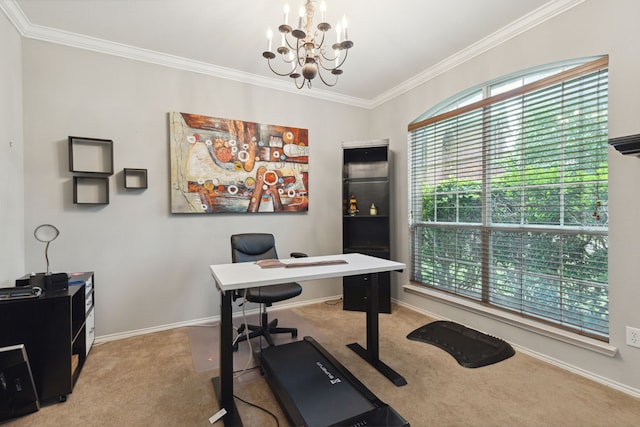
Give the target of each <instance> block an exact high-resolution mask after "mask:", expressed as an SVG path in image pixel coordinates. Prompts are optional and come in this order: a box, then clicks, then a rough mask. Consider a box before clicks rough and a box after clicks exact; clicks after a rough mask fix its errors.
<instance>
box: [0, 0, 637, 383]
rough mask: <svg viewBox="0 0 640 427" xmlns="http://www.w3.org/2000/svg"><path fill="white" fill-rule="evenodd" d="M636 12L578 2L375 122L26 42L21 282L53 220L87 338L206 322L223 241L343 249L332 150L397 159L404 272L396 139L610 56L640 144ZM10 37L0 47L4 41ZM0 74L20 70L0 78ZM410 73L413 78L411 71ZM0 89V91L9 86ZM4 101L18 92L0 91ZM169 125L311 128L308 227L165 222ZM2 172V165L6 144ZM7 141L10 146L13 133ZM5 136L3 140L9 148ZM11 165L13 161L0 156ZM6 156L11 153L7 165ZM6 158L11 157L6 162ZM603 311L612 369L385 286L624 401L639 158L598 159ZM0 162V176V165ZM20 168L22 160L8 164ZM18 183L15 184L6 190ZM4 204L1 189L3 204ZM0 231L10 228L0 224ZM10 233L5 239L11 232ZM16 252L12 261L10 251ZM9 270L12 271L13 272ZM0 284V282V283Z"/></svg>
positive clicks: (403, 210)
mask: <svg viewBox="0 0 640 427" xmlns="http://www.w3.org/2000/svg"><path fill="white" fill-rule="evenodd" d="M639 15H640V3H638V2H637V1H635V0H614V1H608V0H587V1H585V2H584V3H583V4H581V5H579V6H577V7H575V8H573V9H571V10H570V11H568V12H565V13H564V14H562V15H560V16H557V17H555V18H553V19H552V20H550V21H548V22H546V23H545V24H543V25H541V26H539V27H536V28H534V29H532V30H530V31H528V32H527V33H525V34H522V35H520V36H518V37H515V38H513V39H512V40H509V41H508V42H506V43H505V44H503V45H501V46H499V47H497V48H494V49H492V50H490V51H488V52H486V53H484V54H483V55H481V56H479V57H476V58H474V59H471V60H470V61H468V62H467V63H465V64H462V65H460V66H458V67H456V68H455V69H452V70H450V71H448V72H447V73H445V74H444V75H441V76H439V77H437V78H435V79H433V80H431V81H429V82H428V83H425V84H424V85H422V86H420V87H419V88H416V89H414V90H412V91H410V92H408V93H406V94H404V95H402V96H399V97H398V98H395V99H393V100H391V101H389V102H387V103H386V104H384V105H382V106H380V107H379V108H376V109H375V110H374V111H371V112H370V111H365V110H361V109H358V108H354V107H347V106H344V105H340V104H333V103H330V102H325V101H318V100H314V99H310V98H307V97H300V96H296V95H290V94H283V93H278V92H276V91H271V90H268V89H264V88H257V87H253V86H249V85H243V84H239V83H235V82H230V81H223V80H219V79H215V78H211V77H207V76H203V75H197V74H193V73H188V72H183V71H179V70H174V69H169V68H163V67H159V66H155V65H150V64H145V63H137V62H134V61H130V60H126V59H122V58H116V57H110V56H107V55H101V54H96V53H92V52H88V51H82V50H77V49H71V48H66V47H63V46H58V45H53V44H48V43H44V42H38V41H33V40H24V41H23V51H22V55H23V68H24V69H23V80H24V158H25V169H24V172H25V173H24V177H25V178H24V180H25V182H24V194H26V195H27V196H26V197H25V200H24V226H23V224H22V221H21V218H22V211H21V207H20V206H17V207H16V210H17V211H18V212H20V214H19V215H16V214H15V213H14V211H13V210H12V209H11V210H10V209H9V208H6V207H5V206H6V205H5V204H4V200H6V199H5V194H4V193H3V194H2V200H3V205H2V207H0V213H2V214H3V215H8V214H9V213H11V214H13V218H14V219H15V221H16V222H15V223H16V224H17V226H16V229H18V230H19V231H20V232H21V233H22V234H23V236H24V237H23V238H24V239H26V248H25V253H26V265H24V266H22V265H21V266H20V268H17V269H15V270H14V272H8V273H6V275H5V277H7V278H9V279H11V280H13V278H14V277H15V276H17V275H19V274H21V273H22V271H24V268H23V267H26V270H27V271H29V270H32V271H42V270H43V268H44V259H43V255H42V250H43V247H42V244H41V243H38V242H36V241H35V239H33V236H32V231H33V229H34V228H35V227H36V226H37V225H39V224H41V223H44V222H51V223H53V224H55V225H57V226H58V227H59V228H60V229H61V232H62V234H61V236H60V237H59V239H58V240H56V241H55V242H54V243H53V244H52V246H51V250H50V256H51V262H52V269H53V270H54V271H74V270H94V271H95V272H96V283H97V296H96V302H97V332H98V335H107V334H112V333H119V332H126V331H131V330H136V329H141V328H148V327H156V326H158V325H166V324H171V323H175V322H181V321H188V320H193V319H198V318H204V317H209V316H213V315H216V314H217V313H218V312H219V309H218V304H219V300H218V296H217V294H216V292H215V291H214V289H213V282H212V280H211V278H210V277H209V274H208V272H207V266H208V265H209V264H211V263H214V262H226V261H229V260H230V256H229V249H228V239H229V235H230V234H232V233H235V232H241V231H262V230H265V231H271V232H274V233H275V234H276V237H277V239H278V244H279V245H278V246H279V251H280V252H281V253H287V252H289V251H292V250H302V251H306V252H309V253H310V254H314V255H320V254H328V253H332V252H336V251H339V250H340V248H341V236H340V227H341V226H340V216H341V215H340V209H341V195H340V162H341V148H340V141H343V140H357V139H370V138H389V139H390V143H391V149H392V150H393V151H394V154H395V156H394V157H395V180H394V184H393V185H394V197H393V201H394V203H395V206H396V208H395V212H394V213H395V218H394V224H395V227H394V228H395V240H394V258H395V259H397V260H399V261H403V262H408V230H407V221H406V218H407V201H406V200H407V189H406V183H407V177H406V170H407V166H406V156H407V152H406V137H407V125H408V123H410V122H411V121H412V120H413V119H415V118H416V117H418V116H419V115H420V114H421V113H423V112H424V111H426V110H427V109H429V108H430V107H431V106H433V105H435V104H437V103H439V102H441V101H442V100H444V99H446V98H448V97H449V96H452V95H454V94H456V93H458V92H459V91H461V90H464V89H466V88H468V87H470V86H474V85H476V84H480V83H482V82H485V81H488V80H490V79H493V78H496V77H500V76H502V75H505V74H507V73H510V72H513V71H517V70H521V69H526V68H528V67H532V66H536V65H540V64H544V63H548V62H552V61H557V60H563V59H568V58H576V57H584V56H591V55H599V54H609V55H610V136H611V137H617V136H623V135H629V134H634V133H640V129H638V127H639V125H638V119H637V118H638V117H639V116H640V97H639V96H638V94H640V90H639V89H640V79H638V77H637V76H638V75H640V70H639V68H640V56H639V55H638V49H637V41H638V40H639V39H640V37H639V36H640V29H638V27H637V25H636V23H635V22H634V21H635V18H636V17H637V16H639ZM5 33H8V35H9V39H7V38H6V37H5ZM0 36H2V37H0V46H1V47H2V48H3V52H4V48H5V46H8V47H9V48H10V51H11V52H12V53H11V55H12V56H13V57H16V56H18V57H19V51H18V42H17V41H16V35H15V33H14V32H13V31H11V29H10V28H8V27H7V25H5V22H4V21H2V20H0ZM0 70H2V72H3V73H7V72H9V74H11V75H14V76H15V75H18V77H19V74H20V72H19V69H18V68H16V67H14V66H11V65H7V64H6V62H5V61H3V63H2V65H0ZM419 71H420V70H416V72H419ZM4 80H5V79H3V81H2V83H0V85H6V82H5V81H4ZM0 87H2V88H3V90H6V88H9V87H14V86H10V85H6V86H0ZM17 98H18V99H17V100H14V101H7V100H6V99H5V98H4V97H3V98H2V101H0V103H1V104H0V105H1V107H0V120H3V121H9V120H7V119H8V118H10V119H11V121H13V120H16V122H17V123H19V121H20V118H19V117H17V116H16V114H18V113H17V112H18V111H19V108H18V107H19V104H20V101H19V96H18V97H17ZM169 111H184V112H192V113H199V114H205V115H211V116H218V117H228V118H234V119H242V120H250V121H256V122H263V123H272V124H286V125H291V126H297V127H306V128H308V129H309V134H310V143H311V150H312V151H311V153H312V155H311V158H310V171H311V175H310V180H311V181H310V186H311V203H310V210H309V213H307V214H302V215H299V214H293V215H210V216H204V215H203V216H198V215H195V216H191V215H172V214H170V213H169V199H168V197H169V196H168V194H169V192H168V185H169V158H168V122H167V113H168V112H169ZM0 132H3V133H2V136H3V139H2V141H0V144H4V145H3V150H2V153H3V158H2V162H3V163H2V164H1V165H0V166H4V165H5V164H10V165H11V167H15V166H14V163H13V161H10V162H9V161H6V160H5V159H6V156H4V153H5V152H7V149H6V137H5V135H4V132H6V130H5V127H4V126H3V127H2V129H1V130H0ZM15 134H16V135H18V136H17V137H16V140H18V141H19V140H20V135H19V134H20V132H19V131H16V132H15ZM68 135H80V136H89V137H98V138H110V139H113V140H114V141H115V170H116V171H117V175H118V176H114V177H112V178H111V185H112V191H111V204H110V205H108V206H105V207H98V208H95V207H94V208H91V207H86V206H84V207H81V206H75V205H73V204H72V203H71V185H70V180H71V174H70V173H69V172H68V165H67V148H66V138H67V136H68ZM11 136H13V134H12V135H11ZM9 151H10V150H9ZM16 152H17V151H16ZM13 156H14V157H18V156H17V155H15V154H14V155H13ZM609 161H610V193H609V200H610V205H609V208H610V261H609V263H610V269H609V270H610V295H611V298H610V300H611V303H610V311H611V343H612V344H613V345H615V346H617V347H618V348H619V351H618V354H617V355H616V356H615V357H614V358H610V357H607V356H602V355H599V354H596V353H593V352H590V351H586V350H582V349H580V348H577V347H574V346H571V345H567V344H564V343H561V342H558V341H555V340H552V339H548V338H544V337H540V336H537V335H533V334H531V333H528V332H524V331H522V330H520V329H516V328H513V327H509V326H506V325H505V324H502V323H500V322H495V321H492V320H489V319H487V318H484V317H481V316H477V315H472V314H470V313H469V312H466V311H462V310H458V309H454V308H452V307H450V306H448V305H444V304H441V303H438V302H436V301H434V300H429V299H426V298H421V297H417V296H415V295H410V294H406V293H404V292H403V291H402V288H401V287H402V285H404V284H406V283H408V281H409V279H408V270H407V271H405V273H404V274H403V275H401V276H398V275H396V280H395V283H396V285H397V286H396V288H395V289H394V290H393V295H394V297H396V298H399V299H401V301H402V302H404V303H406V304H410V305H413V306H416V307H418V308H420V309H422V310H425V311H429V312H432V313H434V314H436V315H438V316H441V317H445V318H450V319H453V320H456V321H459V322H462V323H464V324H467V325H470V326H473V327H476V328H478V329H480V330H483V331H485V332H488V333H492V334H494V335H497V336H500V337H502V338H504V339H506V340H508V341H509V342H512V343H514V344H516V345H519V346H522V347H525V348H528V349H530V350H531V351H532V352H538V353H540V354H541V355H544V356H545V357H547V358H549V359H550V360H555V361H557V362H558V363H559V364H562V365H564V366H566V367H569V368H573V369H575V370H576V371H579V372H583V373H588V374H589V375H591V376H593V377H595V378H602V379H605V380H607V381H610V382H612V383H615V384H618V385H620V387H621V388H625V387H627V388H628V389H630V390H636V391H637V390H639V389H640V371H638V370H637V369H635V367H636V366H640V349H635V348H631V347H628V346H626V345H625V344H624V327H625V326H626V325H632V326H636V327H640V310H637V308H636V304H637V301H640V286H638V285H637V280H636V279H635V277H636V272H635V270H636V269H635V265H636V263H637V261H636V257H637V256H638V254H640V251H639V249H640V248H639V246H640V243H639V242H640V230H639V229H638V228H637V227H636V217H637V214H638V212H640V194H638V190H637V184H636V183H637V182H640V159H639V158H636V157H628V156H627V157H623V156H622V155H620V154H619V153H617V152H615V151H614V150H610V155H609ZM4 162H6V163H4ZM16 163H19V162H16ZM124 167H142V168H148V169H149V189H148V190H146V191H144V192H143V193H141V194H131V193H125V192H124V191H123V190H122V184H121V176H120V174H121V171H122V169H123V168H124ZM13 175H14V174H12V175H11V179H12V181H6V182H3V183H2V184H0V189H1V190H2V191H3V192H8V193H9V195H8V197H9V199H11V197H14V198H17V197H18V196H19V195H21V194H23V192H22V190H20V191H18V190H16V189H15V188H16V186H18V187H20V186H21V183H20V180H21V176H20V173H19V171H18V172H17V174H16V175H17V176H15V177H14V176H13ZM14 179H15V183H14V181H13V180H14ZM8 190H9V191H8ZM0 223H1V224H2V227H3V229H2V230H3V233H7V232H13V230H14V228H13V222H8V221H5V220H3V221H1V222H0ZM7 224H10V225H7ZM21 245H22V243H21V239H19V238H13V239H10V240H9V241H8V243H5V242H4V241H3V243H2V248H1V249H0V251H1V252H0V253H1V254H2V257H3V261H2V262H5V263H6V261H4V259H8V257H15V261H16V262H15V263H16V264H18V265H20V264H22V262H21V261H22V256H21V254H20V253H21V251H20V250H19V248H20V246H21ZM14 250H15V253H14V252H13V251H14ZM8 264H11V265H13V264H14V263H13V262H12V261H10V262H8ZM2 279H3V277H2V276H0V280H2ZM339 292H340V284H339V281H333V282H327V281H323V282H319V283H311V284H306V285H305V291H304V293H303V296H302V298H307V299H312V298H317V297H321V296H328V295H334V294H337V293H339Z"/></svg>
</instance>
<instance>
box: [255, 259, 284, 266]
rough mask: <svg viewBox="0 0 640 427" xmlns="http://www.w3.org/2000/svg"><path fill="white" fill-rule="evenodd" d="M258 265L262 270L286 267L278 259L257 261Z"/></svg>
mask: <svg viewBox="0 0 640 427" xmlns="http://www.w3.org/2000/svg"><path fill="white" fill-rule="evenodd" d="M256 264H257V265H258V267H260V268H276V267H284V264H283V263H281V262H280V261H279V260H277V259H261V260H259V261H256Z"/></svg>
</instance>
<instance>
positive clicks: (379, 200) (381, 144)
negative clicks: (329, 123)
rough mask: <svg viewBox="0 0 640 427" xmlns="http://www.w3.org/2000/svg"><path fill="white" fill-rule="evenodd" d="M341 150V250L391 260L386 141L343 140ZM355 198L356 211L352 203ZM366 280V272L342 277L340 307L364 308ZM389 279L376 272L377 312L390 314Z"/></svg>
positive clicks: (388, 155)
mask: <svg viewBox="0 0 640 427" xmlns="http://www.w3.org/2000/svg"><path fill="white" fill-rule="evenodd" d="M342 149H343V167H342V196H343V209H342V211H343V212H342V250H343V252H344V253H354V252H357V253H362V254H365V255H372V256H376V257H379V258H384V259H390V257H391V247H390V246H391V242H390V240H391V239H390V219H391V218H390V201H389V190H390V187H389V185H390V180H389V177H390V164H391V158H390V157H391V156H390V155H391V152H390V151H389V143H388V140H374V141H362V142H345V143H343V144H342ZM354 199H355V202H356V206H357V211H356V212H354V210H353V207H354V206H353V204H352V202H353V200H354ZM372 205H373V206H372ZM374 207H375V208H374ZM372 209H373V211H372ZM367 280H369V278H368V276H367V275H361V276H349V277H345V278H343V283H342V291H343V296H344V302H343V309H345V310H354V311H365V310H366V307H367V289H368V283H367ZM390 282H391V273H381V274H379V275H378V286H379V289H380V291H379V297H380V304H379V307H378V311H379V312H380V313H391V293H390V286H391V283H390Z"/></svg>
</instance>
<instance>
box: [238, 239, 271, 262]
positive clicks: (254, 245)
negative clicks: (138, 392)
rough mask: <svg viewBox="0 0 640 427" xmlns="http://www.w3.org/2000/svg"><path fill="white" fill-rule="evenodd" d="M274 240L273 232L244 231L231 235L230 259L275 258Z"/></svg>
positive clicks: (240, 260) (254, 259)
mask: <svg viewBox="0 0 640 427" xmlns="http://www.w3.org/2000/svg"><path fill="white" fill-rule="evenodd" d="M276 258H278V253H277V252H276V242H275V239H274V237H273V234H268V233H245V234H234V235H233V236H231V261H232V262H250V261H257V260H259V259H276Z"/></svg>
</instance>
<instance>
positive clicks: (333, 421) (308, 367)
mask: <svg viewBox="0 0 640 427" xmlns="http://www.w3.org/2000/svg"><path fill="white" fill-rule="evenodd" d="M261 362H262V370H263V372H264V374H265V377H266V379H267V383H268V384H269V386H270V387H271V390H272V391H273V393H274V394H275V396H276V399H277V400H278V403H279V404H280V406H281V407H282V409H283V411H284V413H285V414H286V416H287V419H288V421H289V422H290V423H291V425H295V426H308V427H316V426H318V427H320V426H322V427H326V426H389V427H401V426H409V423H408V422H407V420H405V419H404V418H403V417H402V416H400V414H398V413H397V412H396V411H395V410H394V409H393V408H392V407H391V406H389V405H387V404H386V403H384V402H382V401H381V400H380V399H378V398H377V397H376V396H375V395H374V394H373V393H372V392H371V391H370V390H369V389H367V387H365V385H364V384H362V383H361V382H360V381H359V380H358V379H357V378H356V377H355V376H353V374H351V372H349V371H348V370H347V369H346V368H345V367H344V366H342V365H341V364H340V362H338V361H337V360H336V359H335V358H334V357H333V356H332V355H331V354H329V352H328V351H327V350H325V349H324V348H323V347H322V346H321V345H320V344H318V342H317V341H315V340H314V339H313V338H311V337H304V339H303V340H301V341H295V342H292V343H288V344H283V345H277V346H272V347H268V348H264V349H262V352H261Z"/></svg>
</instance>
